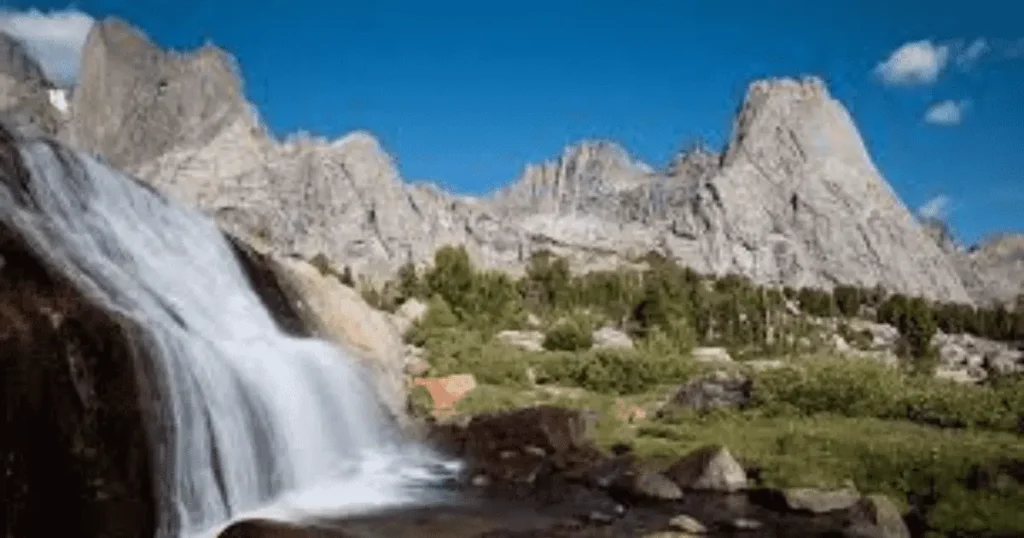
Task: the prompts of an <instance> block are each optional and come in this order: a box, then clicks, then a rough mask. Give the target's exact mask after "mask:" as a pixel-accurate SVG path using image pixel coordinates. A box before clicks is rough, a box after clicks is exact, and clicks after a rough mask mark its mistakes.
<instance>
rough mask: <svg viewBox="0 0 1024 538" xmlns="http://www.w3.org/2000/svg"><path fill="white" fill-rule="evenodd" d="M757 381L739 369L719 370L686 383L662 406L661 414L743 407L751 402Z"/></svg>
mask: <svg viewBox="0 0 1024 538" xmlns="http://www.w3.org/2000/svg"><path fill="white" fill-rule="evenodd" d="M752 391H753V382H752V381H751V380H750V378H748V377H746V376H745V375H743V374H742V373H739V372H730V371H726V370H716V371H714V372H712V373H710V374H708V375H705V376H702V377H699V378H697V379H694V380H692V381H690V382H689V383H687V384H686V385H683V387H682V388H680V389H679V390H678V391H677V392H676V393H675V394H674V395H673V396H672V398H671V399H670V400H669V401H668V403H667V404H666V405H665V407H663V408H662V409H661V411H660V412H661V413H662V414H664V413H666V412H671V411H672V410H673V409H678V408H683V409H693V410H696V411H708V410H711V409H720V408H742V407H744V406H745V405H746V404H747V403H748V402H749V401H750V396H751V393H752Z"/></svg>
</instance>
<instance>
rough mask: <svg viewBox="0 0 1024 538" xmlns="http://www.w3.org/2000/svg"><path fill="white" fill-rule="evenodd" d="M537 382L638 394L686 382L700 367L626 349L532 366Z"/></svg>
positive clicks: (564, 357)
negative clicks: (535, 372) (534, 369)
mask: <svg viewBox="0 0 1024 538" xmlns="http://www.w3.org/2000/svg"><path fill="white" fill-rule="evenodd" d="M535 368H536V370H537V375H538V382H546V383H554V384H558V385H566V386H572V387H580V388H584V389H587V390H589V391H592V392H597V393H602V394H639V393H642V392H646V391H649V390H651V389H653V388H655V387H657V386H660V385H670V384H679V383H683V382H685V381H687V380H689V379H690V378H691V377H693V376H694V375H695V374H696V373H697V372H699V371H701V370H702V367H701V366H700V365H698V364H695V363H694V362H693V361H690V360H687V359H684V358H681V357H679V356H678V355H674V356H655V355H649V354H645V353H643V352H642V351H637V350H630V349H597V350H593V351H588V352H585V353H576V354H569V353H561V354H558V355H556V356H553V357H550V358H544V359H543V360H539V361H538V362H537V363H535Z"/></svg>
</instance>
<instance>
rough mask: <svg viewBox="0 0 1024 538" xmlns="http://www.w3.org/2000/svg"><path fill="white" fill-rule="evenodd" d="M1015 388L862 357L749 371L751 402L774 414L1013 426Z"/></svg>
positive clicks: (1021, 400) (1019, 399) (1022, 400)
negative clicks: (964, 381) (921, 373)
mask: <svg viewBox="0 0 1024 538" xmlns="http://www.w3.org/2000/svg"><path fill="white" fill-rule="evenodd" d="M1021 387H1024V384H1022V385H1021V386H1017V385H1016V384H1014V383H1013V382H1007V383H1006V384H1005V385H1003V386H999V387H974V386H965V385H960V384H956V383H953V382H951V381H946V380H941V379H934V378H925V377H915V376H908V375H906V374H904V373H902V372H900V371H898V370H894V369H891V368H888V367H886V366H884V365H881V364H877V363H874V362H871V361H867V360H849V359H834V358H816V359H813V360H806V361H800V362H798V363H796V364H795V365H794V366H792V367H788V368H780V369H774V370H766V371H762V372H758V373H755V374H754V393H753V401H752V404H753V405H754V406H755V407H757V408H759V409H761V410H762V411H763V412H766V413H768V414H771V415H775V416H784V415H800V416H811V415H816V414H836V415H844V416H848V417H873V418H880V419H894V420H908V421H911V422H916V423H919V424H928V425H932V426H940V427H947V428H970V427H978V428H986V429H993V430H1002V431H1015V430H1016V429H1017V428H1018V421H1019V419H1020V413H1021V409H1024V407H1022V406H1021V405H1022V404H1024V396H1021V395H1020V388H1021Z"/></svg>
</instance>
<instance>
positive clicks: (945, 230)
mask: <svg viewBox="0 0 1024 538" xmlns="http://www.w3.org/2000/svg"><path fill="white" fill-rule="evenodd" d="M922 224H923V225H924V228H925V231H926V232H927V233H928V235H929V236H930V237H931V238H932V240H934V241H935V243H936V244H938V245H939V248H941V249H942V251H943V252H945V254H946V256H947V257H948V258H949V259H950V260H951V261H952V263H953V266H954V267H955V268H956V270H957V273H958V274H959V275H960V278H961V279H962V280H963V283H964V287H965V288H966V289H967V292H968V293H969V294H970V295H971V297H972V298H973V299H974V301H975V302H976V303H978V304H982V305H990V304H999V303H1001V304H1004V305H1006V306H1007V307H1009V308H1013V307H1014V306H1016V304H1017V301H1018V300H1020V299H1019V298H1020V297H1021V296H1024V234H1000V235H997V236H994V237H991V238H989V239H987V240H985V241H982V242H981V243H980V244H978V245H975V246H973V247H970V248H967V247H964V246H963V245H961V244H960V243H959V242H958V241H957V240H956V238H955V237H954V236H953V234H952V233H951V232H950V230H949V226H948V225H947V224H946V223H945V222H942V221H941V220H935V219H930V220H925V221H923V223H922Z"/></svg>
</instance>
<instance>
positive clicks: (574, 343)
mask: <svg viewBox="0 0 1024 538" xmlns="http://www.w3.org/2000/svg"><path fill="white" fill-rule="evenodd" d="M593 345H594V337H593V333H592V332H591V329H590V327H588V326H586V325H585V324H583V323H579V322H577V321H569V322H561V323H556V324H555V325H554V326H552V327H551V328H550V329H548V330H547V331H545V333H544V343H543V346H544V349H547V350H549V351H582V350H587V349H590V348H591V347H592V346H593Z"/></svg>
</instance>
